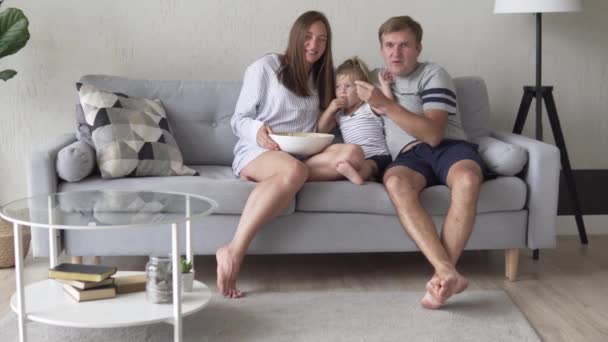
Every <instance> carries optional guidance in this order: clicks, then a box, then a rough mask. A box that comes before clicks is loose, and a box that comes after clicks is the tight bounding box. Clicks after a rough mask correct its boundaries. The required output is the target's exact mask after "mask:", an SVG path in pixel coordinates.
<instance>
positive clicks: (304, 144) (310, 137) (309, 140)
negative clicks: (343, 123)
mask: <svg viewBox="0 0 608 342" xmlns="http://www.w3.org/2000/svg"><path fill="white" fill-rule="evenodd" d="M270 137H271V138H272V140H274V141H275V142H276V143H277V144H278V145H279V147H280V148H281V150H282V151H285V152H287V153H290V154H296V155H298V156H305V157H307V156H311V155H313V154H317V153H319V152H321V151H323V149H324V148H326V147H327V146H328V145H329V144H331V142H332V141H333V140H334V135H333V134H326V133H309V132H289V133H285V132H283V133H271V134H270Z"/></svg>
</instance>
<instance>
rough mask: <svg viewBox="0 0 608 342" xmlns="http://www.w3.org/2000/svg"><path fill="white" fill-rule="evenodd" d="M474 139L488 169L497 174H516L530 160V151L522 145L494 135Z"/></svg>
mask: <svg viewBox="0 0 608 342" xmlns="http://www.w3.org/2000/svg"><path fill="white" fill-rule="evenodd" d="M473 141H474V142H475V143H476V144H478V145H479V154H480V155H481V158H482V159H483V161H484V162H485V163H486V166H487V167H488V169H489V170H490V171H491V172H492V173H494V174H496V175H502V176H514V175H516V174H518V173H519V172H520V171H521V170H522V169H523V168H524V166H525V165H526V163H527V162H528V153H527V152H526V150H525V149H524V148H523V147H521V146H517V145H513V144H509V143H506V142H504V141H500V140H498V139H496V138H492V137H477V138H474V139H473Z"/></svg>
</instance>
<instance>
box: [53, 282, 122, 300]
mask: <svg viewBox="0 0 608 342" xmlns="http://www.w3.org/2000/svg"><path fill="white" fill-rule="evenodd" d="M63 290H64V291H65V292H67V293H68V294H69V295H70V296H72V298H74V299H76V300H77V301H79V302H85V301H88V300H96V299H106V298H113V297H116V289H115V288H114V285H109V286H103V287H96V288H94V289H89V290H79V289H77V288H75V287H72V286H70V285H68V284H63Z"/></svg>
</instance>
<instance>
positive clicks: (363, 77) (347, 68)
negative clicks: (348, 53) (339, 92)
mask: <svg viewBox="0 0 608 342" xmlns="http://www.w3.org/2000/svg"><path fill="white" fill-rule="evenodd" d="M341 75H348V76H354V77H356V79H357V80H360V81H364V82H367V83H369V69H367V66H366V65H365V63H363V61H362V60H361V59H359V57H357V56H353V57H351V58H349V59H347V60H345V61H344V62H343V63H342V64H340V66H339V67H338V69H336V76H341Z"/></svg>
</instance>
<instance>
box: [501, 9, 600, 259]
mask: <svg viewBox="0 0 608 342" xmlns="http://www.w3.org/2000/svg"><path fill="white" fill-rule="evenodd" d="M541 46H542V14H541V13H536V86H534V87H532V86H525V87H524V96H523V97H522V99H521V104H520V105H519V111H518V112H517V119H516V120H515V125H514V126H513V133H515V134H521V131H522V129H523V128H524V124H525V123H526V117H527V116H528V111H529V110H530V104H531V103H532V99H533V98H536V140H540V141H542V140H543V122H542V101H543V100H544V101H545V107H546V109H547V116H548V117H549V122H550V123H551V129H552V131H553V137H554V138H555V143H556V144H557V147H558V148H559V151H560V157H561V161H562V172H563V174H564V177H565V179H566V185H567V186H568V193H569V194H570V200H571V201H572V207H573V209H574V216H575V218H576V226H577V227H578V236H579V238H580V239H581V243H582V244H585V245H586V244H587V243H588V242H587V232H586V231H585V222H583V215H582V213H581V207H580V206H579V202H578V194H577V192H576V185H575V184H574V177H572V168H570V159H569V158H568V151H567V150H566V142H565V141H564V135H563V134H562V127H561V125H560V124H559V117H558V116H557V108H556V107H555V101H554V100H553V93H552V92H553V87H543V86H542V83H541V70H542V67H541V66H542V58H541V55H542V48H541ZM533 258H534V259H538V249H535V250H534V254H533Z"/></svg>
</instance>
